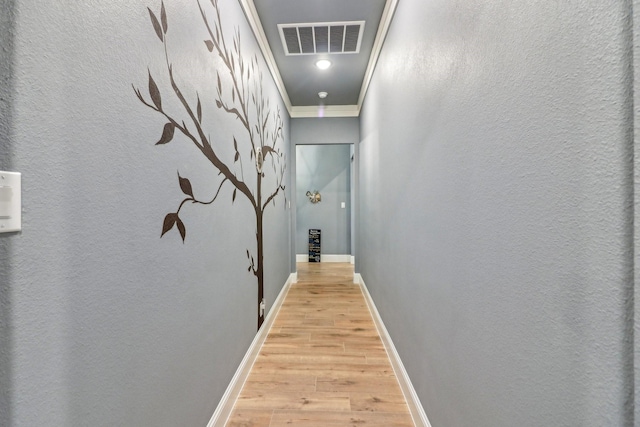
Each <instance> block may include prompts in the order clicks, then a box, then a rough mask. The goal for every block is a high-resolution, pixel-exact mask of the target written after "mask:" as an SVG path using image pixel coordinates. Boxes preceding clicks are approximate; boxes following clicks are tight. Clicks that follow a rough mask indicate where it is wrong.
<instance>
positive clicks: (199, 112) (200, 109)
mask: <svg viewBox="0 0 640 427" xmlns="http://www.w3.org/2000/svg"><path fill="white" fill-rule="evenodd" d="M196 110H197V113H198V122H199V123H202V103H201V102H200V95H198V107H197V108H196Z"/></svg>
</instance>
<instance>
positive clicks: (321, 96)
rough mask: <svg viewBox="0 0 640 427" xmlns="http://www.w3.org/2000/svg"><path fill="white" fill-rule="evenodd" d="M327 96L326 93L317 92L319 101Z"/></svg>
mask: <svg viewBox="0 0 640 427" xmlns="http://www.w3.org/2000/svg"><path fill="white" fill-rule="evenodd" d="M327 95H329V94H328V93H327V92H318V97H320V99H325V98H326V97H327Z"/></svg>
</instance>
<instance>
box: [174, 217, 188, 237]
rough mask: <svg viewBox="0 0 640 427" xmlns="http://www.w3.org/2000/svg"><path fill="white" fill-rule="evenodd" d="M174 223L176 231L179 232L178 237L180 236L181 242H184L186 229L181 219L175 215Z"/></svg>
mask: <svg viewBox="0 0 640 427" xmlns="http://www.w3.org/2000/svg"><path fill="white" fill-rule="evenodd" d="M176 225H177V226H178V231H179V232H180V237H182V243H184V239H185V237H187V229H186V228H185V227H184V223H183V222H182V220H181V219H180V218H179V217H178V215H176Z"/></svg>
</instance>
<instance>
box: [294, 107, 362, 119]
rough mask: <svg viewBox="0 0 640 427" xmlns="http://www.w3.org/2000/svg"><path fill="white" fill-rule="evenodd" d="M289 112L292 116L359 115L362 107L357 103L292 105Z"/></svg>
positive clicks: (295, 117)
mask: <svg viewBox="0 0 640 427" xmlns="http://www.w3.org/2000/svg"><path fill="white" fill-rule="evenodd" d="M289 114H290V115H291V117H292V118H294V119H297V118H316V117H358V116H359V115H360V107H359V106H357V105H305V106H297V107H291V110H290V111H289Z"/></svg>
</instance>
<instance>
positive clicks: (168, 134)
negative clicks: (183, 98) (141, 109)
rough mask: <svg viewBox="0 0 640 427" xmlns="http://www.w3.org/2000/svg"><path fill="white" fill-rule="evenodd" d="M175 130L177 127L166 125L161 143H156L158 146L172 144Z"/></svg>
mask: <svg viewBox="0 0 640 427" xmlns="http://www.w3.org/2000/svg"><path fill="white" fill-rule="evenodd" d="M175 129H176V127H175V126H174V125H173V123H171V122H169V123H167V124H166V125H164V129H163V130H162V136H161V137H160V141H158V142H156V145H162V144H166V143H168V142H171V140H172V139H173V133H174V131H175Z"/></svg>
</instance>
